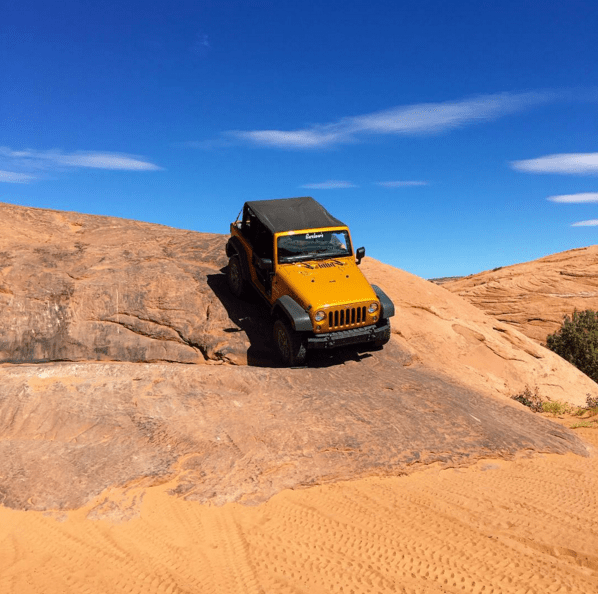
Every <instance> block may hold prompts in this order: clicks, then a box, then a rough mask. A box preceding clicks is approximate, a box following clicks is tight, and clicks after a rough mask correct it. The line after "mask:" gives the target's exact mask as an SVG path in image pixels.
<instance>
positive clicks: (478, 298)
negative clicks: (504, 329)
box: [442, 245, 598, 344]
mask: <svg viewBox="0 0 598 594" xmlns="http://www.w3.org/2000/svg"><path fill="white" fill-rule="evenodd" d="M442 286H443V287H445V288H447V289H448V290H449V291H451V292H453V293H455V294H456V295H459V296H460V297H463V298H464V299H466V300H467V301H469V302H470V303H472V304H473V305H475V306H476V307H479V308H480V309H481V310H482V311H484V312H485V313H487V314H488V315H490V316H492V317H494V318H496V319H497V320H499V321H501V322H505V323H507V324H509V325H510V326H512V327H514V328H517V330H519V331H520V332H522V333H523V334H525V335H526V336H529V337H530V338H533V339H534V340H535V341H537V342H539V343H541V344H544V343H546V336H547V335H548V334H551V333H552V332H555V331H556V330H558V329H559V328H560V327H561V324H562V323H563V318H564V317H565V315H569V316H570V315H571V314H572V313H573V311H574V310H575V309H577V310H580V311H582V310H584V309H594V310H598V245H592V246H589V247H585V248H579V249H574V250H569V251H566V252H561V253H559V254H552V255H550V256H546V257H545V258H540V259H539V260H534V261H532V262H525V263H523V264H515V265H514V266H505V267H504V268H498V269H496V270H488V271H486V272H480V273H479V274H473V275H471V276H467V277H465V278H461V279H459V280H453V281H449V282H446V283H444V284H443V285H442Z"/></svg>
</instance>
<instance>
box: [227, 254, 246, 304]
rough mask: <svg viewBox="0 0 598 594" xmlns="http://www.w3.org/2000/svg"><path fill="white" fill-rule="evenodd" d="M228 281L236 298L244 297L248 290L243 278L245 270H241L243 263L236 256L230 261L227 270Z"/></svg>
mask: <svg viewBox="0 0 598 594" xmlns="http://www.w3.org/2000/svg"><path fill="white" fill-rule="evenodd" d="M226 280H227V281H228V288H229V289H230V292H231V293H232V294H233V295H234V296H235V297H239V298H241V297H243V295H244V294H245V290H246V288H247V287H246V283H245V279H244V278H243V270H242V269H241V261H240V260H239V256H237V255H236V254H235V255H234V256H231V258H230V260H229V261H228V268H227V269H226Z"/></svg>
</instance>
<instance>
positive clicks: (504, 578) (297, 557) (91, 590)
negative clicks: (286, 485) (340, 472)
mask: <svg viewBox="0 0 598 594" xmlns="http://www.w3.org/2000/svg"><path fill="white" fill-rule="evenodd" d="M579 435H580V436H581V437H582V438H584V439H585V440H586V441H587V442H588V443H589V444H590V445H592V446H593V454H592V455H591V456H590V457H589V458H581V457H579V456H574V455H572V454H568V455H564V456H558V455H546V456H544V457H536V458H532V459H518V460H514V461H504V460H486V461H482V462H479V463H477V464H476V465H474V466H472V467H469V468H457V469H445V470H441V469H439V468H435V467H430V468H429V469H427V470H425V471H422V472H418V473H414V474H412V475H409V476H405V477H393V478H379V477H373V478H369V479H363V480H359V481H354V482H344V483H335V484H329V485H324V486H319V487H313V488H310V489H305V490H295V491H290V490H289V491H284V492H281V493H279V494H278V495H276V496H275V497H273V498H272V499H271V500H270V501H268V502H267V503H265V504H262V505H260V506H256V507H244V506H242V505H239V504H231V505H225V506H223V507H221V508H216V507H209V506H202V505H200V504H198V503H196V502H191V501H183V500H181V499H178V498H176V497H174V496H171V495H169V494H168V493H169V491H170V490H171V487H172V485H169V484H164V485H160V486H155V487H149V488H145V497H144V498H143V501H142V500H141V497H138V498H137V501H139V502H140V503H139V514H138V517H135V518H133V519H129V520H128V521H124V522H121V523H115V522H114V521H110V520H109V519H96V520H91V519H89V518H88V515H89V512H90V510H93V509H94V506H97V504H98V501H104V500H106V498H108V501H109V502H110V498H111V497H112V498H114V501H115V502H117V501H119V500H120V499H119V498H120V497H121V495H120V494H119V493H118V492H116V491H115V492H111V493H108V494H104V495H103V496H102V498H98V500H97V501H96V502H92V503H90V505H89V506H87V507H86V508H84V509H81V510H77V511H73V512H68V513H67V514H62V516H59V515H58V514H56V515H54V516H51V515H49V514H46V515H44V514H43V513H41V512H34V511H27V512H24V511H15V510H10V509H5V508H0V592H1V593H2V594H105V593H106V592H110V593H111V594H141V593H143V594H145V593H150V594H152V593H153V594H182V593H185V594H195V593H201V594H245V593H248V594H278V593H280V594H330V593H342V594H365V593H367V594H373V593H375V594H386V593H390V592H397V593H405V594H407V593H409V594H424V593H425V594H440V593H443V594H449V593H450V594H463V593H467V594H469V593H472V594H491V593H492V594H503V593H504V594H524V593H525V594H535V593H538V594H544V593H559V594H560V593H570V594H594V593H595V592H597V591H598V558H597V554H596V552H597V551H598V495H597V493H598V457H597V456H596V452H597V451H598V431H595V430H590V429H587V430H579ZM175 482H176V481H175ZM173 484H174V482H173ZM141 501H142V502H141Z"/></svg>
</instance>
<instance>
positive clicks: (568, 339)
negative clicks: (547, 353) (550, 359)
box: [546, 309, 598, 382]
mask: <svg viewBox="0 0 598 594" xmlns="http://www.w3.org/2000/svg"><path fill="white" fill-rule="evenodd" d="M546 346H547V347H548V348H549V349H550V350H551V351H554V352H555V353H556V354H557V355H560V356H561V357H562V358H563V359H565V360H566V361H569V363H571V364H572V365H575V367H577V369H579V370H580V371H582V372H583V373H585V374H586V375H587V376H588V377H590V378H591V379H593V380H594V381H595V382H596V381H598V313H597V312H595V311H594V310H592V309H586V310H585V311H577V310H575V311H574V312H573V316H572V317H569V316H565V319H564V321H563V325H562V326H561V328H560V329H559V330H557V331H556V332H555V333H554V334H549V335H548V336H547V337H546Z"/></svg>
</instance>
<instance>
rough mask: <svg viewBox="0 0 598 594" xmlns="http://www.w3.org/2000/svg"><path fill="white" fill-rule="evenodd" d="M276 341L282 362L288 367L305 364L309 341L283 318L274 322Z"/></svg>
mask: <svg viewBox="0 0 598 594" xmlns="http://www.w3.org/2000/svg"><path fill="white" fill-rule="evenodd" d="M274 342H275V344H276V348H277V349H278V352H279V353H280V358H281V359H282V362H283V363H284V364H285V365H286V366H287V367H298V366H300V365H304V364H305V359H306V358H307V341H306V340H305V338H303V337H302V336H301V334H299V333H298V332H295V330H293V329H292V328H291V327H290V326H289V325H288V324H287V322H285V321H283V320H276V322H274Z"/></svg>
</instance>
